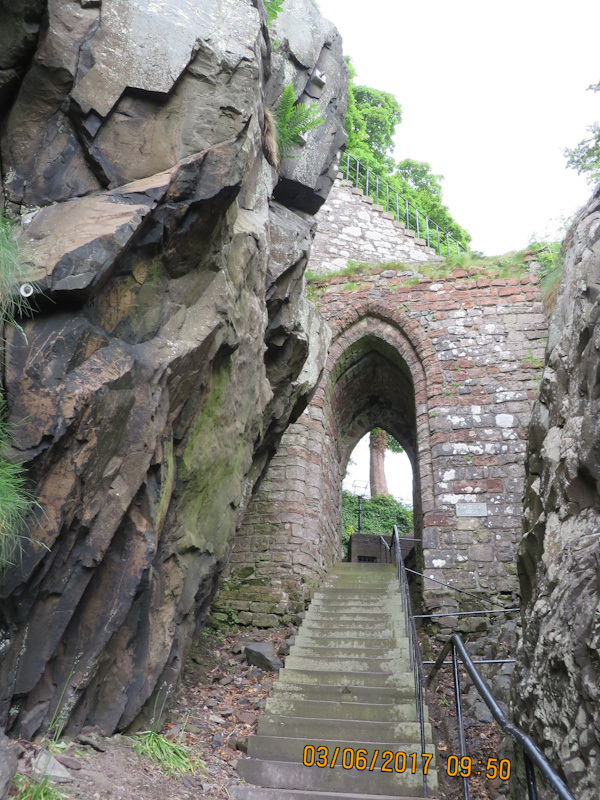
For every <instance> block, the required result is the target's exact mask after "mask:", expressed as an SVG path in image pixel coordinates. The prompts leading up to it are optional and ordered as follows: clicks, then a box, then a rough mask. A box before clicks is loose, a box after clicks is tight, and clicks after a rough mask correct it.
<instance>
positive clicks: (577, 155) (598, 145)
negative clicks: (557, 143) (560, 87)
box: [565, 81, 600, 183]
mask: <svg viewBox="0 0 600 800" xmlns="http://www.w3.org/2000/svg"><path fill="white" fill-rule="evenodd" d="M588 90H589V91H591V92H600V81H598V83H596V84H592V86H588ZM587 130H588V133H591V134H592V135H591V136H590V137H589V138H588V139H582V141H581V142H579V144H578V145H576V146H575V147H574V148H573V149H572V150H571V149H569V148H567V149H566V150H565V155H566V157H567V166H568V167H571V168H572V169H576V170H577V173H578V174H579V175H582V174H585V176H586V180H587V182H588V183H596V182H597V181H600V124H599V123H598V122H594V123H593V124H592V125H590V126H589V127H588V129H587Z"/></svg>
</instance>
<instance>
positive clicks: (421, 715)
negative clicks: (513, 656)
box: [382, 525, 429, 797]
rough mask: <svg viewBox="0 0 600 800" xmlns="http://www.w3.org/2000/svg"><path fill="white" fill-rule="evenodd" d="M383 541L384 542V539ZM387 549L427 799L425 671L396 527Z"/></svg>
mask: <svg viewBox="0 0 600 800" xmlns="http://www.w3.org/2000/svg"><path fill="white" fill-rule="evenodd" d="M382 538H383V537H382ZM383 541H384V542H385V539H384V540H383ZM386 546H387V542H386ZM388 549H389V551H390V557H391V555H392V551H393V550H394V549H395V551H396V565H397V567H398V590H399V591H400V593H401V595H402V598H403V607H404V626H405V631H406V636H407V638H408V654H409V660H410V668H411V670H412V671H413V675H414V680H415V702H416V713H417V722H418V723H419V727H420V729H421V754H422V766H423V797H429V794H428V791H427V775H426V773H425V758H424V755H423V754H424V753H425V752H426V744H425V711H424V703H423V696H424V690H425V669H424V667H423V660H422V658H421V648H420V647H419V640H418V638H417V628H416V625H415V620H414V617H413V615H412V606H411V602H410V590H409V586H408V576H407V574H406V568H405V566H404V559H403V558H402V549H401V547H400V536H399V534H398V526H397V525H394V528H393V534H392V544H391V546H390V547H388Z"/></svg>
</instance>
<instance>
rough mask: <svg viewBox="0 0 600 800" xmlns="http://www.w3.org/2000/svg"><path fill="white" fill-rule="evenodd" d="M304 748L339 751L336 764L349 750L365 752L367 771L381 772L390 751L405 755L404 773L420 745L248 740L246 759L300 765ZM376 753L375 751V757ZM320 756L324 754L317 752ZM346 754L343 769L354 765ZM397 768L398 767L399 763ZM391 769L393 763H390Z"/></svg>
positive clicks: (341, 741)
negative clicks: (385, 756) (287, 762)
mask: <svg viewBox="0 0 600 800" xmlns="http://www.w3.org/2000/svg"><path fill="white" fill-rule="evenodd" d="M307 745H312V746H313V747H314V748H317V747H326V748H327V750H328V753H331V754H333V753H335V750H336V748H337V747H339V763H340V764H341V763H343V762H342V758H343V757H344V750H346V749H349V750H353V751H356V750H358V749H361V750H366V751H367V755H366V756H365V758H366V759H367V763H368V765H369V767H370V766H371V764H373V769H381V767H382V766H383V762H384V758H383V753H385V752H386V751H391V752H393V753H394V754H395V753H406V754H407V764H408V769H409V770H410V769H412V762H413V759H410V758H409V756H410V755H411V754H412V753H416V754H417V765H418V766H420V765H421V743H420V741H419V743H417V742H400V743H398V742H363V743H362V744H361V747H360V748H358V747H357V746H356V742H348V741H346V740H340V739H313V740H311V741H310V742H309V741H307V740H306V739H294V738H283V737H281V736H250V738H249V739H248V755H249V756H250V757H251V758H263V759H273V760H274V761H295V762H296V763H302V762H303V757H304V753H305V748H306V746H307ZM376 751H379V752H378V753H377V752H376ZM321 752H322V753H323V752H324V751H321ZM428 752H429V753H432V754H433V758H432V759H431V761H430V762H429V763H430V766H431V767H432V768H433V767H434V765H435V763H436V757H435V748H433V749H430V750H428ZM350 759H351V756H350V754H346V762H345V763H346V765H349V764H351V763H354V759H352V761H351V760H350ZM399 766H400V767H401V766H402V762H400V764H399ZM392 767H393V763H392Z"/></svg>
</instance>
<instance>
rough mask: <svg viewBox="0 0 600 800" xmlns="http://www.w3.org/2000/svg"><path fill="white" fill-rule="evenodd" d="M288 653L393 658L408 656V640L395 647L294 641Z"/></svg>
mask: <svg viewBox="0 0 600 800" xmlns="http://www.w3.org/2000/svg"><path fill="white" fill-rule="evenodd" d="M290 655H293V656H301V657H302V658H312V657H313V656H314V657H315V658H330V657H335V658H380V659H382V658H383V659H390V660H391V659H394V658H407V657H408V641H407V642H405V643H401V644H399V645H396V646H395V647H392V648H389V647H360V644H359V643H357V644H356V646H355V647H342V646H341V645H339V644H334V643H332V644H330V645H329V646H328V647H317V646H315V645H312V644H306V643H300V642H296V644H295V645H294V646H293V648H292V650H291V651H290Z"/></svg>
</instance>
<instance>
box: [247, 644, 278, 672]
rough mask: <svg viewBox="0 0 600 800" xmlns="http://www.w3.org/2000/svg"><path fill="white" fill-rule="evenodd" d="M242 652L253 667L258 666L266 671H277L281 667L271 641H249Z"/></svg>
mask: <svg viewBox="0 0 600 800" xmlns="http://www.w3.org/2000/svg"><path fill="white" fill-rule="evenodd" d="M244 654H245V656H246V661H247V662H248V664H251V665H252V666H254V667H260V669H264V670H265V671H266V672H279V670H280V669H281V668H282V667H283V663H282V661H281V659H280V658H277V656H276V654H275V646H274V645H273V643H272V642H249V643H248V644H247V645H246V647H245V649H244Z"/></svg>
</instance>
